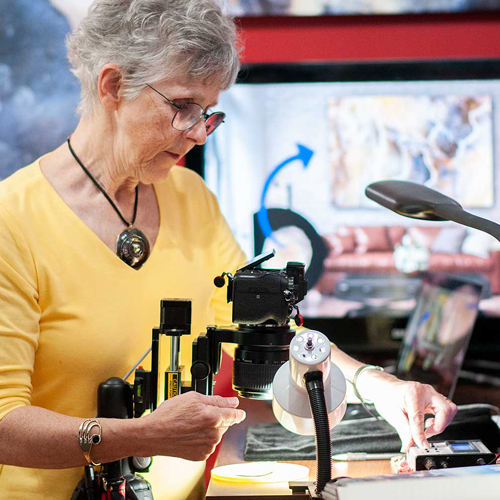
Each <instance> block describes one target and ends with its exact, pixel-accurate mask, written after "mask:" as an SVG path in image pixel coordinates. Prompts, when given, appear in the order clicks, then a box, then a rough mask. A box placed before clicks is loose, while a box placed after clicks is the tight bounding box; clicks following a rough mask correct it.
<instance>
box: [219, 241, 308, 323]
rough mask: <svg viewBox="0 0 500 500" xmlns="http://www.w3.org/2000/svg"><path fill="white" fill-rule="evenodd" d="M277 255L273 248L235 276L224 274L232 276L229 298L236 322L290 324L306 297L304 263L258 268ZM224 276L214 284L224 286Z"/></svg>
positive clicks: (229, 284) (239, 270) (230, 277)
mask: <svg viewBox="0 0 500 500" xmlns="http://www.w3.org/2000/svg"><path fill="white" fill-rule="evenodd" d="M274 255H275V253H274V250H273V251H272V252H270V253H267V254H263V255H259V256H258V257H256V258H255V259H253V260H252V261H250V262H249V263H248V264H246V265H245V266H244V267H242V268H241V269H238V271H236V273H235V275H234V276H232V275H231V274H229V273H224V274H223V276H224V275H225V276H228V278H229V283H228V287H227V301H228V302H233V323H235V324H237V325H250V326H258V325H263V324H265V323H268V324H274V325H280V326H284V325H287V324H288V322H289V320H290V316H291V314H292V312H293V309H294V308H296V304H297V303H298V302H300V301H301V300H302V299H303V298H304V297H305V296H306V294H307V280H306V279H305V277H304V276H305V266H304V264H302V263H300V262H288V264H287V266H286V268H285V269H257V266H258V265H260V264H262V263H263V262H265V261H266V260H268V259H270V258H271V257H274ZM223 276H222V277H217V278H216V279H215V280H214V283H215V286H219V287H220V286H223V284H224V281H223ZM221 280H222V281H221Z"/></svg>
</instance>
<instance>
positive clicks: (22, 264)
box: [0, 210, 40, 419]
mask: <svg viewBox="0 0 500 500" xmlns="http://www.w3.org/2000/svg"><path fill="white" fill-rule="evenodd" d="M0 308H1V311H2V312H1V314H0V419H2V418H3V417H4V416H5V415H7V413H9V412H10V411H12V410H13V409H15V408H17V407H20V406H24V405H29V404H30V400H31V389H32V386H31V375H32V373H33V367H34V360H35V352H36V350H37V348H38V339H39V331H40V329H39V322H40V308H39V305H38V291H37V275H36V267H35V264H34V261H33V258H32V254H31V251H30V249H29V247H28V245H27V243H26V241H25V239H24V237H23V234H22V231H21V230H20V229H19V227H18V226H17V224H16V223H15V219H14V218H13V217H12V216H11V215H9V214H8V212H6V210H1V211H0Z"/></svg>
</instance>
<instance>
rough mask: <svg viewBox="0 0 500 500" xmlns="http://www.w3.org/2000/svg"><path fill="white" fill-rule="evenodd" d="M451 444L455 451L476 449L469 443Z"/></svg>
mask: <svg viewBox="0 0 500 500" xmlns="http://www.w3.org/2000/svg"><path fill="white" fill-rule="evenodd" d="M450 446H451V447H452V448H453V449H454V450H455V451H474V448H473V447H472V445H471V444H469V443H450Z"/></svg>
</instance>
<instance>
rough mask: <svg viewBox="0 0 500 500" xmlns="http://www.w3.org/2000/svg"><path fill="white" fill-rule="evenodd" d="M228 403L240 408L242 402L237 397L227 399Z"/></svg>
mask: <svg viewBox="0 0 500 500" xmlns="http://www.w3.org/2000/svg"><path fill="white" fill-rule="evenodd" d="M226 401H227V402H228V404H230V405H233V406H238V405H239V404H240V400H239V399H238V398H237V397H231V398H226Z"/></svg>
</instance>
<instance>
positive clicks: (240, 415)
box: [217, 408, 247, 428]
mask: <svg viewBox="0 0 500 500" xmlns="http://www.w3.org/2000/svg"><path fill="white" fill-rule="evenodd" d="M246 416H247V415H246V413H245V412H244V411H243V410H237V409H234V410H233V409H229V408H224V409H222V410H221V414H220V417H221V418H220V422H219V424H218V425H217V427H218V428H223V427H226V428H227V427H230V426H231V425H234V424H239V423H240V422H242V421H243V420H245V417H246Z"/></svg>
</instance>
